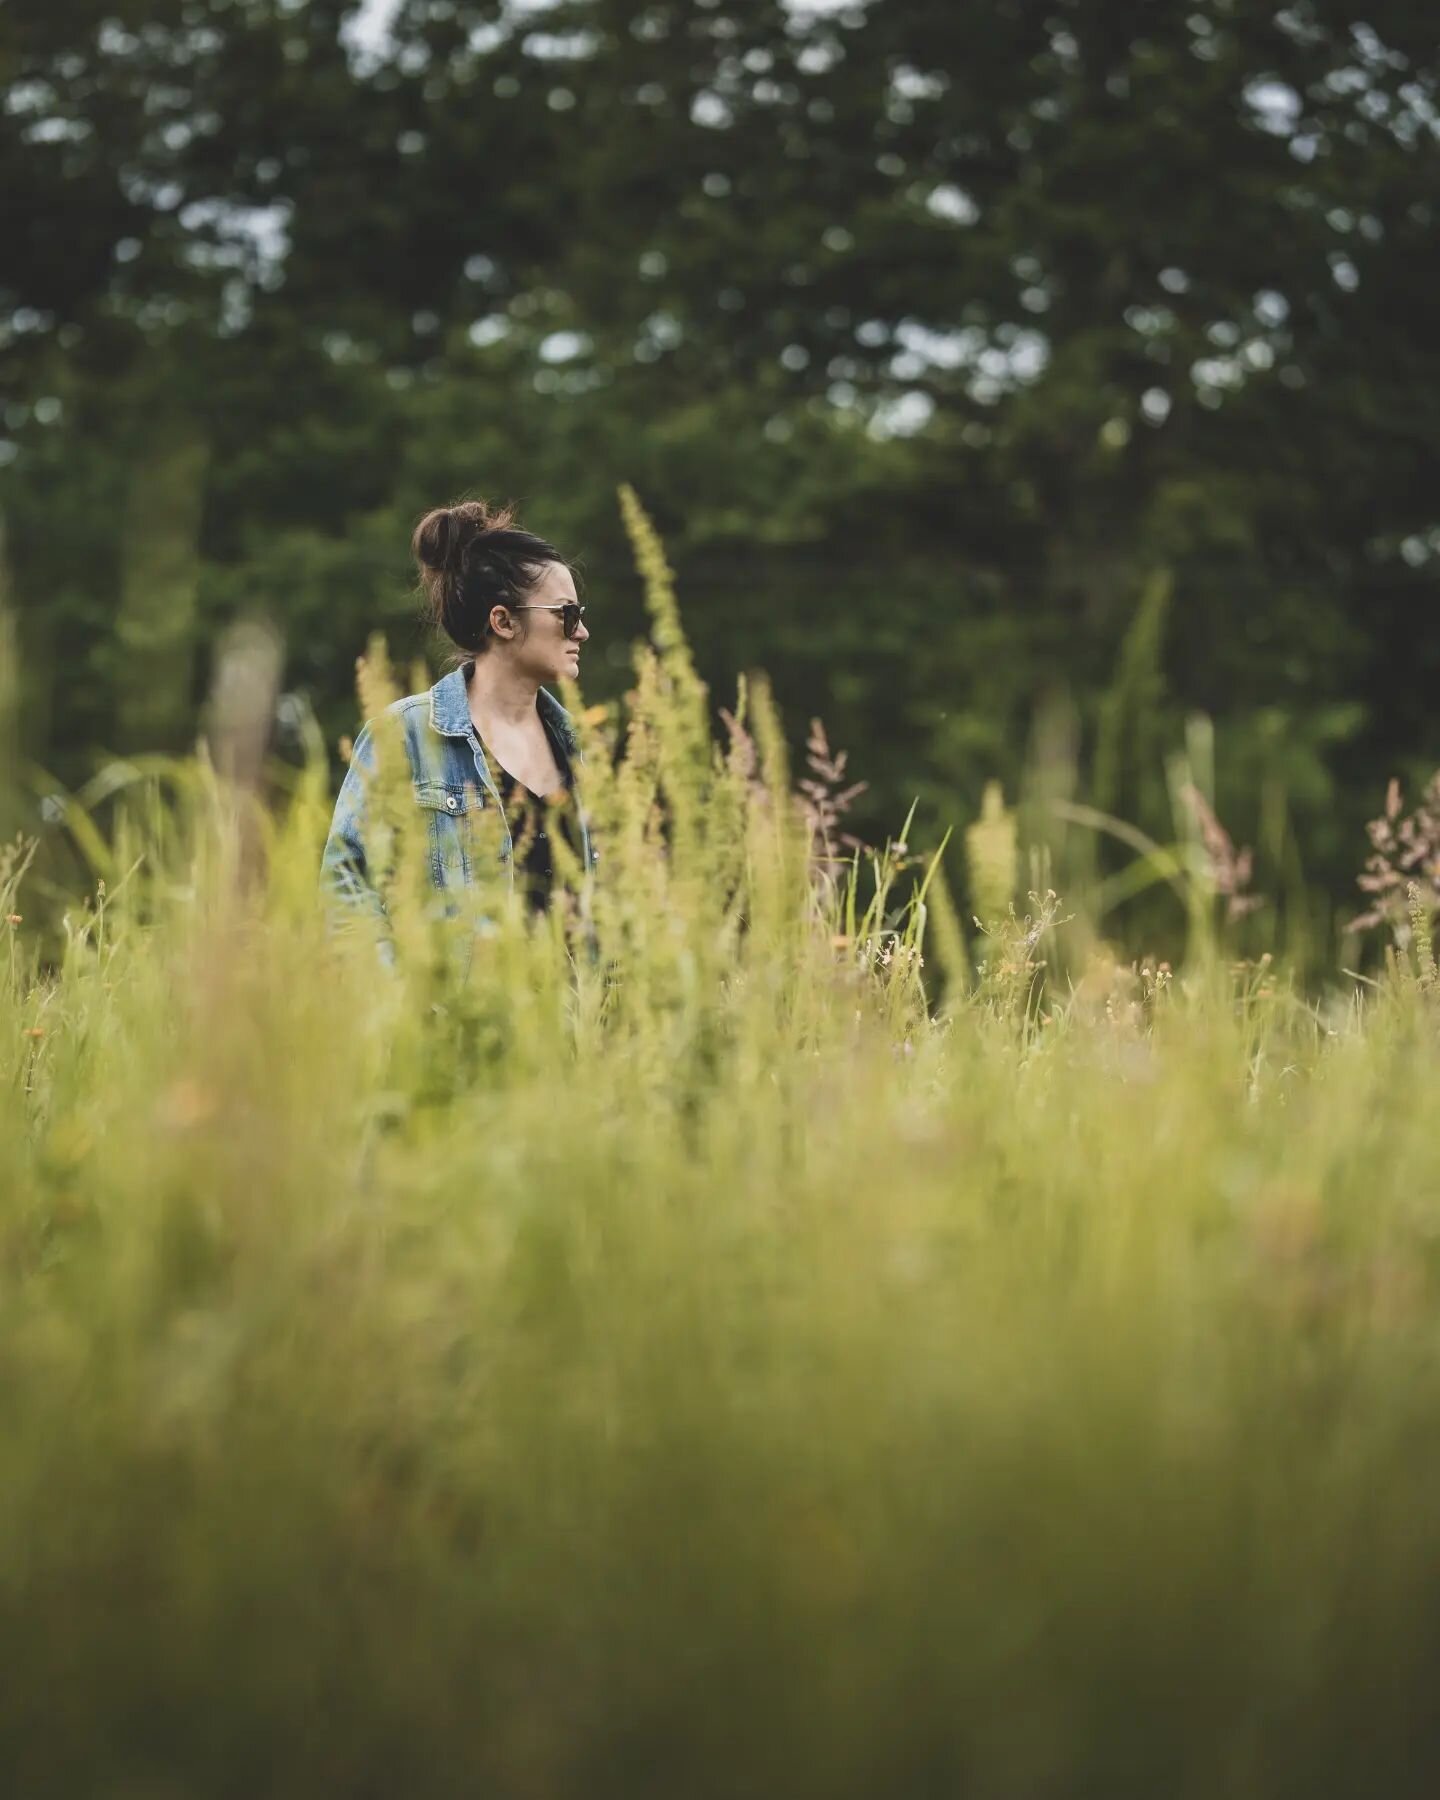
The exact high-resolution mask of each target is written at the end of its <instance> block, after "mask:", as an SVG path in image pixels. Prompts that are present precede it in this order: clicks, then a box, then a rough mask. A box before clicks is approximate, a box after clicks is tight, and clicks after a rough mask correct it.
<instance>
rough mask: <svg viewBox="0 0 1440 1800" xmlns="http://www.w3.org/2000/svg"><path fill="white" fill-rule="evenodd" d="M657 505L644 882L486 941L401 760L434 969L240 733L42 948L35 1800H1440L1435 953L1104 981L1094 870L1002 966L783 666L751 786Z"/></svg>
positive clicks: (613, 777) (15, 1212) (614, 843)
mask: <svg viewBox="0 0 1440 1800" xmlns="http://www.w3.org/2000/svg"><path fill="white" fill-rule="evenodd" d="M631 523H632V528H633V529H635V530H636V532H637V534H638V535H639V538H640V542H641V546H642V551H643V553H644V559H645V560H646V566H647V574H648V576H649V580H650V586H651V593H652V604H653V605H654V607H655V617H656V631H655V639H656V643H657V645H658V650H656V651H649V650H647V651H644V652H642V653H641V655H640V658H639V662H638V667H637V684H636V690H635V694H634V695H633V697H632V703H631V706H630V709H629V718H628V725H627V734H626V738H625V743H624V750H623V754H621V755H619V756H618V758H617V759H616V760H615V762H614V764H613V766H612V760H611V757H610V756H608V755H607V754H606V749H607V747H610V746H609V745H608V740H607V737H606V733H607V731H609V730H610V729H611V728H610V726H609V725H608V723H607V722H606V721H603V720H595V719H593V718H591V719H590V720H589V729H590V731H591V734H592V745H591V749H590V755H589V760H588V765H587V781H588V784H589V792H590V804H591V806H592V808H593V810H594V812H595V814H596V819H597V829H598V831H599V834H600V841H601V844H602V862H601V880H600V882H599V884H598V886H597V888H596V891H595V894H594V899H593V908H588V909H587V908H586V907H585V906H584V905H582V904H580V903H579V902H578V901H577V902H576V904H575V905H573V906H570V907H564V906H562V907H561V908H559V909H558V910H557V912H556V913H555V914H554V915H553V916H552V918H551V919H550V920H549V921H547V922H544V923H542V925H541V926H540V927H539V928H538V929H535V930H533V931H532V930H531V929H529V928H528V927H527V925H526V923H525V921H524V920H523V919H522V918H520V917H519V916H517V915H516V914H515V913H514V912H513V911H512V910H510V909H507V908H506V907H505V906H504V904H503V902H502V900H501V897H500V896H498V895H493V894H491V895H484V896H481V897H480V901H479V904H480V907H481V910H482V911H483V912H484V914H485V920H486V922H485V924H484V926H483V935H482V936H481V937H480V939H479V944H478V948H477V949H476V951H475V953H474V955H473V956H471V955H469V954H468V953H467V952H466V951H464V950H462V951H461V954H460V956H459V958H458V961H457V957H456V955H455V946H456V944H457V942H459V943H462V944H468V943H469V941H470V940H469V937H468V933H467V929H466V926H465V925H464V924H463V923H462V924H460V925H456V924H454V923H453V922H452V923H450V924H448V925H447V924H444V923H437V922H435V921H433V920H432V919H430V918H429V917H428V916H427V896H426V892H425V888H424V884H423V882H421V881H420V880H418V879H417V878H416V877H415V875H414V872H413V862H414V858H413V857H411V856H409V855H408V854H407V849H406V844H405V841H404V840H405V839H406V837H407V835H408V834H409V832H410V831H411V829H412V825H413V813H414V811H415V810H416V809H414V808H413V806H412V807H411V808H410V812H409V813H408V814H407V812H406V809H405V806H404V804H403V803H404V800H405V792H404V783H403V780H400V781H397V784H396V790H395V792H394V793H392V795H391V797H390V798H391V803H392V804H391V811H390V814H389V815H388V816H389V818H390V821H391V825H392V827H393V830H394V832H395V835H396V840H397V842H396V856H395V861H396V867H397V871H398V872H397V875H396V877H395V881H394V884H393V886H392V888H391V891H390V907H391V918H392V921H393V926H394V932H395V939H396V944H397V950H398V960H397V966H396V968H395V970H394V971H393V972H391V971H387V970H385V969H384V968H382V967H381V966H380V965H379V963H378V962H377V959H376V957H375V954H374V948H373V945H372V944H370V943H369V942H368V941H367V940H366V938H365V937H364V935H363V932H358V931H357V933H356V934H355V938H354V941H347V939H346V937H345V936H343V935H342V936H341V937H339V938H332V937H327V935H326V933H325V930H324V928H323V923H322V920H321V917H320V914H319V909H318V907H317V905H316V899H315V870H316V864H317V860H318V853H319V845H320V841H321V839H322V837H323V833H324V829H325V825H326V823H327V821H328V815H329V804H330V796H329V787H328V782H327V779H326V772H325V768H324V760H323V756H321V754H320V753H319V748H318V746H317V747H316V748H315V754H314V755H313V756H312V758H311V761H310V763H309V765H308V766H307V768H306V769H305V770H304V772H303V773H302V775H301V776H300V778H299V780H298V782H297V785H296V788H295V792H294V794H293V796H292V798H291V801H290V803H289V805H288V806H287V807H286V808H285V809H283V811H282V812H281V813H280V814H278V815H276V814H266V813H265V812H263V811H262V810H261V809H260V807H259V806H258V804H257V802H256V801H255V799H254V791H253V762H254V759H253V757H251V756H247V755H246V754H244V753H243V742H242V746H241V749H240V750H235V749H234V748H233V747H232V750H231V753H230V754H229V755H228V756H227V755H225V754H219V755H217V756H216V758H215V759H214V767H213V768H212V767H211V766H210V765H209V764H206V763H196V764H194V765H192V766H188V767H183V768H172V769H170V770H169V771H168V772H165V773H163V774H162V772H161V771H159V770H158V769H157V770H152V771H150V772H149V773H146V771H145V770H143V769H140V770H139V771H138V772H137V775H136V780H135V783H134V787H133V791H132V793H131V795H130V799H129V803H128V805H127V806H126V807H125V808H124V809H123V810H122V813H121V816H120V819H119V822H118V824H117V825H116V827H115V831H114V834H113V837H112V839H111V840H110V841H109V842H108V843H107V844H106V845H104V846H101V847H100V848H101V850H103V853H104V854H105V856H106V857H107V858H108V863H107V866H108V867H110V868H111V870H112V876H111V877H110V879H108V880H107V884H106V887H107V891H106V892H105V893H104V894H103V895H102V896H100V897H99V898H98V899H97V900H96V901H95V902H94V903H93V904H89V905H87V906H85V907H79V906H77V907H75V908H73V909H72V911H71V913H70V915H69V917H68V920H67V926H66V931H65V936H64V943H63V949H62V952H61V954H60V956H59V957H58V959H57V960H56V961H55V962H54V963H53V965H49V966H45V967H42V966H41V965H40V963H39V961H38V957H37V952H36V949H35V946H34V945H33V944H32V943H31V942H30V940H29V939H28V938H27V934H26V927H25V926H24V925H23V924H21V925H16V924H13V923H12V924H8V925H5V926H3V927H0V929H3V931H4V937H3V938H0V1008H3V1019H0V1059H3V1068H0V1641H3V1642H4V1644H5V1645H6V1647H7V1655H6V1664H7V1667H6V1672H5V1677H4V1680H3V1682H0V1766H3V1767H4V1768H5V1770H6V1772H7V1774H6V1789H7V1791H8V1792H10V1793H13V1794H15V1795H17V1796H19V1795H31V1794H36V1795H38V1794H42V1793H43V1794H46V1795H50V1794H76V1795H81V1794H83V1795H86V1796H108V1795H116V1796H119V1795H125V1796H138V1795H145V1796H181V1795H231V1794H233V1795H236V1796H245V1797H246V1800H249V1797H251V1796H255V1795H259V1794H265V1795H275V1796H292V1795H293V1796H313V1795H319V1794H337V1795H347V1796H352V1795H353V1796H359V1795H375V1796H377V1800H378V1797H381V1796H383V1797H384V1800H394V1797H395V1796H400V1795H404V1796H425V1795H451V1794H482V1793H483V1794H496V1795H523V1796H530V1795H535V1796H540V1795H546V1796H549V1795H555V1796H560V1795H566V1796H570V1795H588V1794H594V1795H617V1796H619V1795H624V1796H630V1795H637V1794H666V1795H685V1796H696V1795H716V1796H720V1795H725V1796H730V1795H736V1794H756V1795H766V1796H769V1795H776V1796H780V1795H785V1796H791V1795H806V1794H814V1795H826V1796H834V1795H886V1796H889V1795H912V1794H914V1795H920V1794H942V1793H943V1794H955V1793H965V1794H975V1795H984V1796H990V1795H997V1796H998V1795H1003V1796H1011V1795H1017V1796H1018V1795H1025V1796H1030V1795H1069V1794H1086V1795H1089V1794H1096V1795H1106V1796H1113V1795H1115V1794H1122V1793H1124V1794H1129V1793H1134V1794H1137V1795H1138V1794H1145V1795H1153V1794H1156V1793H1165V1794H1177V1793H1178V1794H1187V1795H1191V1794H1193V1795H1196V1796H1200V1795H1204V1796H1211V1795H1215V1794H1227V1795H1228V1794H1237V1795H1251V1794H1253V1795H1257V1796H1260V1795H1265V1796H1273V1795H1278V1794H1295V1795H1307V1796H1310V1795H1314V1794H1316V1793H1325V1794H1331V1793H1354V1794H1367V1795H1373V1794H1377V1793H1383V1794H1385V1795H1387V1796H1393V1795H1397V1794H1409V1793H1414V1794H1420V1793H1427V1794H1428V1793H1430V1792H1432V1791H1433V1790H1434V1786H1435V1782H1436V1780H1437V1778H1440V1726H1437V1725H1436V1724H1435V1723H1434V1722H1433V1721H1434V1719H1435V1709H1434V1706H1433V1692H1432V1690H1433V1675H1434V1670H1435V1668H1436V1666H1437V1663H1436V1659H1437V1656H1440V1507H1437V1504H1436V1496H1437V1493H1440V1485H1437V1484H1440V1312H1437V1297H1440V1133H1437V1131H1436V1129H1435V1109H1436V1094H1437V1093H1440V1024H1437V1009H1436V1007H1435V1006H1434V1005H1433V1004H1432V1002H1431V999H1430V997H1429V996H1427V994H1426V993H1425V992H1423V991H1422V976H1421V975H1420V974H1417V973H1415V972H1413V971H1412V970H1410V969H1408V968H1407V967H1406V965H1405V964H1404V963H1402V962H1401V961H1399V960H1393V961H1392V964H1391V968H1390V972H1389V974H1388V976H1387V978H1386V980H1385V982H1384V983H1383V985H1381V986H1379V987H1376V988H1373V989H1369V990H1366V995H1365V998H1364V1000H1363V1002H1362V1001H1361V1000H1359V999H1337V1000H1336V1001H1335V1002H1334V1003H1333V1004H1332V1005H1330V1006H1328V1007H1327V1006H1325V1005H1321V1006H1318V1007H1317V1006H1313V1005H1310V1004H1307V1003H1305V1002H1303V1001H1302V1000H1300V999H1299V998H1298V997H1296V996H1294V995H1293V994H1292V993H1291V992H1290V991H1289V988H1288V986H1287V983H1286V981H1285V980H1284V978H1283V976H1281V975H1278V974H1276V973H1274V972H1273V971H1272V969H1271V968H1270V967H1269V966H1268V965H1265V964H1262V965H1259V966H1249V965H1247V966H1244V967H1236V966H1233V965H1232V964H1230V963H1229V962H1228V961H1227V960H1226V959H1225V958H1224V956H1223V955H1221V954H1220V953H1219V952H1218V951H1217V950H1216V949H1215V947H1214V946H1213V944H1211V943H1210V941H1209V940H1208V939H1207V938H1206V937H1205V936H1204V934H1203V933H1198V934H1197V936H1196V940H1195V950H1194V954H1193V957H1192V960H1191V962H1190V964H1189V966H1187V967H1186V968H1185V969H1184V970H1183V971H1181V972H1179V973H1178V974H1176V975H1174V976H1173V977H1172V976H1170V975H1169V973H1168V971H1167V970H1165V969H1163V968H1161V969H1151V968H1147V969H1145V970H1143V971H1139V972H1137V971H1131V970H1126V969H1123V968H1119V967H1117V966H1116V965H1115V964H1113V963H1111V962H1106V961H1104V960H1103V958H1101V957H1099V956H1097V957H1096V958H1094V959H1093V960H1092V961H1091V963H1090V964H1089V966H1088V968H1087V969H1086V970H1085V972H1084V973H1083V974H1081V975H1080V976H1079V977H1078V979H1077V980H1076V981H1075V982H1074V983H1073V984H1072V985H1071V986H1070V988H1069V989H1068V991H1062V990H1061V987H1060V984H1059V983H1056V982H1053V981H1052V982H1051V983H1050V985H1049V987H1048V989H1044V990H1042V989H1041V987H1040V985H1039V981H1040V976H1041V971H1040V969H1039V968H1038V964H1039V963H1040V961H1041V959H1042V958H1043V956H1044V955H1045V939H1046V938H1047V936H1048V935H1049V934H1050V933H1052V932H1053V930H1054V929H1055V925H1056V917H1057V909H1056V906H1055V904H1054V902H1053V901H1051V900H1048V899H1046V900H1042V901H1040V902H1037V906H1036V908H1035V909H1034V910H1033V912H1032V916H1031V919H1030V921H1028V922H1027V921H1026V920H1018V921H1017V920H1006V921H1004V922H1001V923H997V924H996V925H995V927H994V933H993V936H992V937H990V938H989V939H988V940H987V941H986V942H985V944H984V945H983V946H982V947H983V948H984V950H985V951H986V954H985V956H984V957H983V959H982V961H981V967H980V973H979V975H978V976H972V974H971V972H970V967H969V962H968V958H967V956H966V951H965V946H964V944H963V942H962V939H961V935H960V931H959V928H958V925H957V923H956V920H955V918H954V915H953V910H952V909H951V907H950V905H949V902H948V900H947V899H946V897H945V894H944V890H943V887H942V886H941V885H940V883H939V880H938V878H937V879H936V880H935V881H933V882H932V883H931V885H930V887H929V889H928V891H927V892H926V895H925V898H924V900H923V902H914V901H911V902H909V903H907V904H904V905H901V906H899V907H898V908H896V907H895V904H894V896H893V894H892V895H891V896H890V897H888V898H887V896H886V892H885V890H886V883H887V879H888V877H889V875H890V874H891V873H892V872H893V865H894V863H895V861H896V857H895V855H894V854H893V853H891V854H888V855H887V857H886V858H885V859H883V861H882V867H881V869H880V871H879V887H880V890H881V895H880V898H879V899H878V900H877V901H875V902H873V903H872V904H871V907H870V910H869V912H868V913H867V912H866V911H865V909H864V907H863V906H861V904H860V902H859V901H858V900H857V898H856V892H857V884H856V883H855V881H854V880H852V879H851V878H850V877H849V876H847V874H846V871H845V869H844V868H843V867H841V866H837V865H833V864H830V865H817V862H816V860H815V856H814V849H815V846H814V845H813V844H812V843H810V842H807V839H806V836H805V833H804V831H803V829H802V827H801V825H800V823H799V821H798V815H797V814H796V812H795V811H794V809H793V808H792V806H791V804H790V802H789V799H788V777H787V774H786V771H785V769H784V766H783V755H782V750H781V739H780V735H779V733H778V731H777V730H776V728H775V725H774V721H773V719H772V718H771V716H770V714H769V711H768V708H767V706H766V704H765V701H764V695H763V692H761V691H756V692H752V694H751V696H750V699H749V706H748V710H747V711H745V712H743V713H742V714H741V716H740V718H739V719H738V720H737V722H736V725H735V726H734V728H732V729H731V731H730V733H729V742H728V744H727V746H726V747H725V748H724V749H723V750H716V749H712V746H711V742H710V735H709V728H708V724H707V712H706V707H705V702H704V695H703V692H702V690H701V689H700V688H699V686H698V684H697V682H696V681H695V678H694V675H693V672H692V670H691V668H690V665H689V661H688V657H687V656H686V653H685V649H684V639H683V635H682V634H681V632H680V629H679V622H678V615H677V614H676V612H675V610H674V605H673V596H671V595H670V594H669V590H668V584H667V581H666V577H665V571H664V569H663V561H662V559H660V553H659V550H658V546H655V545H654V544H653V542H651V541H649V540H648V539H647V537H646V535H645V532H644V527H643V519H640V518H639V517H638V516H632V520H631ZM252 651H253V646H252ZM249 666H250V667H251V669H252V671H255V670H258V671H259V673H258V674H257V675H255V677H254V681H253V682H252V686H253V687H255V689H256V691H258V692H261V693H265V692H266V691H267V690H266V688H265V682H266V680H267V676H266V669H267V667H269V665H268V664H267V662H266V657H265V655H264V654H263V651H260V652H253V654H252V656H251V662H250V665H249ZM388 680H389V677H388V675H387V672H386V670H385V668H384V664H383V659H382V658H380V657H378V656H377V657H374V658H372V659H371V660H370V662H369V664H368V665H367V670H366V674H365V682H364V690H365V692H364V699H365V709H366V711H367V712H371V711H373V710H375V708H376V706H378V705H379V704H380V703H381V702H383V699H384V698H385V696H386V693H387V692H388V691H389V689H388V686H387V683H388ZM230 692H231V694H232V697H233V695H235V694H239V695H240V700H239V701H238V702H236V704H237V705H238V706H239V708H240V711H241V713H242V714H243V711H244V699H243V696H244V693H245V692H246V688H245V683H244V682H243V681H237V682H236V683H233V684H232V686H231V689H230ZM231 729H232V730H233V732H234V734H236V737H237V739H238V740H243V738H244V724H243V718H242V719H241V720H240V721H239V722H238V723H235V722H233V721H232V727H231ZM247 770H249V771H250V773H249V774H248V775H247V773H246V771H247ZM392 773H394V764H393V761H392ZM382 810H383V806H382ZM993 860H994V858H993V857H992V861H993ZM23 863H24V853H23V849H21V850H20V851H18V852H17V851H12V852H11V853H10V854H9V856H8V860H7V861H6V863H5V865H4V872H3V874H0V887H3V889H4V891H3V893H0V902H3V911H4V913H5V915H7V916H13V915H17V914H23V911H24V882H23ZM866 891H867V892H868V891H869V890H868V889H867V890H866ZM897 891H898V890H897ZM1061 929H1063V927H1062V928H1061ZM922 950H923V951H924V953H925V954H924V966H923V967H922V964H921V951H922ZM457 969H458V970H459V972H460V973H459V975H458V976H457ZM941 976H943V977H944V995H943V1002H939V1003H937V1001H938V995H939V985H938V982H937V981H936V979H935V978H936V977H941ZM922 983H929V984H930V987H931V990H932V991H931V997H930V1000H929V1001H928V1002H927V998H926V994H925V992H924V990H923V988H922Z"/></svg>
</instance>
